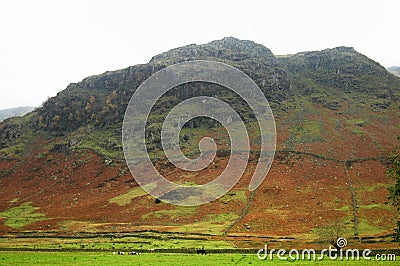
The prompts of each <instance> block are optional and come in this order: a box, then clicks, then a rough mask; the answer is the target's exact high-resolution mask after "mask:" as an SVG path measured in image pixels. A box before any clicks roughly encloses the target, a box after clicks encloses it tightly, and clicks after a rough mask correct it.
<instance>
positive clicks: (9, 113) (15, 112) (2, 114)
mask: <svg viewBox="0 0 400 266" xmlns="http://www.w3.org/2000/svg"><path fill="white" fill-rule="evenodd" d="M34 109H35V107H32V106H19V107H13V108H7V109H3V110H0V122H2V121H4V120H5V119H7V118H10V117H14V116H23V115H25V114H27V113H29V112H31V111H33V110H34Z"/></svg>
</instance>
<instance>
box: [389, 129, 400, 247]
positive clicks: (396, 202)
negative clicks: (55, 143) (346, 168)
mask: <svg viewBox="0 0 400 266" xmlns="http://www.w3.org/2000/svg"><path fill="white" fill-rule="evenodd" d="M397 139H398V140H400V136H398V137H397ZM389 158H390V162H391V163H392V167H391V168H390V169H389V171H388V176H389V177H390V178H393V179H394V180H396V183H395V184H394V186H392V187H390V188H389V192H390V195H389V199H390V201H391V202H392V205H393V206H395V207H396V209H397V211H398V212H400V153H399V151H398V150H397V149H396V150H395V151H394V152H393V153H392V155H390V157H389ZM394 230H395V232H396V233H395V234H394V240H395V241H397V242H400V221H397V227H396V228H395V229H394Z"/></svg>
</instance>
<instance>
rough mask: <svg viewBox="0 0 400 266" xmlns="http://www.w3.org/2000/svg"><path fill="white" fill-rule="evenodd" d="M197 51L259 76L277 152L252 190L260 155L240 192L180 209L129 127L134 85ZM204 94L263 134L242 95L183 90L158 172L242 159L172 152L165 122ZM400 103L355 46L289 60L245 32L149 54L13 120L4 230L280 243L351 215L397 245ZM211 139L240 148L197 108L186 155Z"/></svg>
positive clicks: (3, 181)
mask: <svg viewBox="0 0 400 266" xmlns="http://www.w3.org/2000/svg"><path fill="white" fill-rule="evenodd" d="M194 59H208V60H215V61H220V62H224V63H227V64H229V65H232V66H235V67H237V68H239V69H240V70H242V71H243V72H245V73H246V74H247V75H249V76H250V77H251V78H252V79H253V80H254V81H255V82H256V83H257V84H258V85H259V87H260V88H261V90H262V91H263V93H264V94H265V96H266V98H267V99H268V100H269V102H270V105H271V107H272V109H273V112H274V116H275V119H276V124H277V137H278V143H277V152H276V156H275V160H274V163H273V166H272V168H271V171H270V174H269V175H268V176H267V178H266V180H265V181H264V182H263V184H262V185H261V186H260V187H259V188H258V189H257V190H256V191H254V192H252V193H250V192H249V191H248V183H249V181H250V178H251V176H252V172H253V171H254V168H255V165H256V162H257V161H256V160H255V159H256V158H257V153H256V152H254V153H253V154H252V158H251V159H252V160H251V161H250V163H249V164H248V166H247V170H246V172H245V174H244V176H243V177H242V179H241V180H240V181H239V183H238V184H237V185H236V186H235V187H234V189H233V190H232V191H231V192H229V193H227V194H226V195H225V196H223V197H222V198H220V199H218V200H216V201H214V202H212V203H210V204H206V205H202V206H198V207H176V206H173V205H168V204H165V203H163V202H161V203H159V202H158V201H155V199H154V198H152V197H151V196H149V195H147V194H146V193H145V192H144V191H143V190H142V189H141V188H140V187H139V186H138V185H137V183H136V182H135V180H134V179H133V178H132V176H131V175H130V173H129V171H128V169H127V167H126V164H125V161H124V159H123V152H122V144H121V126H122V120H123V115H124V112H125V109H126V106H127V103H128V101H129V99H130V97H131V95H132V94H133V92H134V91H135V89H136V88H137V87H138V86H139V85H140V84H141V83H142V82H143V81H144V80H145V79H146V78H148V77H149V76H150V75H151V74H153V73H155V72H156V71H158V70H160V69H162V68H165V67H166V66H168V65H170V64H173V63H177V62H182V61H188V60H194ZM197 95H208V96H213V97H218V98H219V99H222V100H224V101H226V102H227V103H229V104H230V105H231V106H232V107H233V108H234V109H235V110H236V111H237V112H238V113H239V114H240V116H241V117H242V118H243V119H244V121H245V122H246V126H247V127H248V131H249V135H250V140H251V143H250V144H251V147H252V150H258V149H259V144H260V140H259V131H258V128H255V127H254V116H253V115H252V114H251V110H250V108H249V107H248V106H247V105H246V104H245V103H244V101H242V100H240V99H238V96H237V95H235V94H233V93H231V92H230V91H228V90H227V89H225V88H222V87H220V86H216V85H212V84H203V83H194V84H185V85H182V86H179V87H177V88H175V89H173V90H171V91H170V92H168V93H167V94H166V95H164V96H163V97H162V98H161V99H160V100H159V101H158V102H157V105H156V106H155V108H154V109H153V112H152V114H151V117H150V121H151V123H149V124H148V125H147V132H148V134H146V135H147V139H146V143H147V145H148V151H149V153H150V155H151V158H152V160H153V162H154V164H155V165H156V167H157V169H158V170H159V171H160V172H162V173H163V174H164V175H165V176H167V177H168V178H169V179H170V180H172V181H175V182H177V183H181V184H189V185H190V184H203V183H205V182H208V181H211V180H213V179H214V178H215V177H216V176H217V175H218V174H219V173H221V172H222V171H223V169H224V167H225V166H226V164H227V161H228V159H229V158H228V157H227V154H226V153H224V152H221V153H219V154H218V156H217V157H216V159H215V161H214V164H212V165H211V166H209V167H207V168H206V169H204V170H201V171H200V172H186V171H182V170H179V169H176V168H175V167H174V166H173V165H172V164H169V163H168V162H166V160H165V157H164V155H163V154H162V153H161V151H160V150H161V145H160V135H159V134H160V133H157V132H158V131H159V129H160V127H161V123H162V121H163V119H164V118H165V116H166V114H167V113H168V111H169V110H170V109H171V108H172V107H173V106H175V105H176V104H178V103H179V102H181V101H183V100H185V99H187V98H190V97H193V96H197ZM399 104H400V78H397V77H395V76H394V75H392V74H390V73H389V72H388V71H387V70H386V69H385V68H384V67H382V66H381V65H380V64H378V63H377V62H374V61H373V60H371V59H369V58H368V57H366V56H365V55H362V54H360V53H358V52H357V51H355V50H354V49H353V48H349V47H337V48H333V49H326V50H323V51H313V52H302V53H298V54H295V55H290V56H286V57H276V56H275V55H273V54H272V53H271V51H270V50H269V49H268V48H266V47H264V46H262V45H260V44H256V43H254V42H251V41H242V40H238V39H235V38H232V37H228V38H224V39H222V40H217V41H213V42H210V43H208V44H204V45H188V46H184V47H181V48H176V49H173V50H171V51H168V52H165V53H163V54H160V55H157V56H154V57H153V58H152V59H151V60H150V62H149V63H148V64H143V65H136V66H131V67H128V68H125V69H121V70H117V71H109V72H105V73H103V74H101V75H96V76H91V77H87V78H85V79H84V80H82V81H81V82H78V83H71V84H70V85H69V86H68V87H67V88H66V89H65V90H63V91H61V92H60V93H58V94H57V96H55V97H53V98H50V99H49V100H47V101H46V102H45V103H44V104H43V106H42V107H40V108H37V109H36V110H35V111H33V112H31V113H29V114H28V115H26V116H24V117H22V118H11V119H8V120H6V121H4V122H3V123H1V124H0V157H1V158H0V192H1V193H0V234H2V235H5V234H10V233H12V232H17V231H26V230H28V231H29V230H32V231H38V232H42V233H44V232H51V233H52V234H77V233H78V232H81V233H82V232H86V233H96V232H114V233H115V232H125V233H126V232H134V231H143V230H152V231H155V232H168V233H170V234H188V235H196V234H198V235H200V236H202V237H207V238H212V239H223V240H224V241H228V243H230V245H233V246H236V247H245V248H246V247H253V248H257V247H259V246H260V245H263V243H264V241H265V238H266V237H267V238H269V239H272V240H274V241H273V242H275V243H276V245H280V244H282V245H289V246H290V245H294V243H297V242H300V243H306V244H309V245H311V244H318V239H319V236H320V231H321V230H322V231H323V230H327V229H329V228H331V227H332V226H335V225H340V226H341V227H342V228H343V230H344V232H345V234H346V237H348V238H349V239H350V238H351V239H353V238H352V237H360V238H361V241H362V243H363V245H365V246H368V247H370V246H373V247H384V248H387V247H392V246H393V245H394V244H393V243H391V239H390V234H391V233H392V232H393V231H392V228H394V224H395V215H396V212H395V210H394V209H392V208H391V207H390V206H389V205H385V202H386V201H387V194H388V192H387V187H388V186H390V184H392V183H393V180H388V178H387V177H386V174H385V172H386V171H387V168H388V162H387V159H386V156H387V155H388V153H389V152H390V151H391V150H392V149H393V148H394V147H395V145H396V138H395V136H396V135H398V134H399V133H400V132H399V127H398V125H399V124H400V116H399V111H400V110H399V107H400V105H399ZM183 136H184V137H183ZM202 136H210V137H213V138H215V139H216V140H217V144H218V147H219V149H220V150H226V149H227V148H229V143H228V138H227V135H226V132H225V130H224V129H222V128H221V127H219V126H217V125H215V123H212V122H210V120H207V119H197V120H196V121H194V122H193V123H189V124H188V125H187V126H186V127H185V128H184V130H183V132H182V146H183V150H184V153H186V154H189V155H190V153H191V152H193V150H196V149H197V145H198V141H199V139H200V138H201V137H202ZM194 154H196V153H194ZM191 155H193V154H191ZM352 241H353V240H352ZM354 241H358V240H354Z"/></svg>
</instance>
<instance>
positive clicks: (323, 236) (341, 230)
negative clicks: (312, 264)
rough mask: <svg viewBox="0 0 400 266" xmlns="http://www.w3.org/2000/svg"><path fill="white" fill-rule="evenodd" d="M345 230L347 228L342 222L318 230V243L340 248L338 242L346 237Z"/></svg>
mask: <svg viewBox="0 0 400 266" xmlns="http://www.w3.org/2000/svg"><path fill="white" fill-rule="evenodd" d="M345 229H346V226H345V225H344V224H342V223H340V222H338V223H335V224H331V225H329V226H326V227H323V228H319V229H318V230H317V235H318V241H319V242H322V243H324V244H331V245H333V246H334V247H335V248H338V247H337V243H336V241H337V240H338V239H339V238H341V237H344V234H345Z"/></svg>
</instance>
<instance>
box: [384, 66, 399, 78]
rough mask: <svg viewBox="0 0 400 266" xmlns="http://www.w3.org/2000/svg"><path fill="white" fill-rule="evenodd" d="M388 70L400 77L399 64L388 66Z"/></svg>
mask: <svg viewBox="0 0 400 266" xmlns="http://www.w3.org/2000/svg"><path fill="white" fill-rule="evenodd" d="M387 70H388V71H389V72H390V73H392V74H394V75H396V76H398V77H400V67H398V66H391V67H388V68H387Z"/></svg>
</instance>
